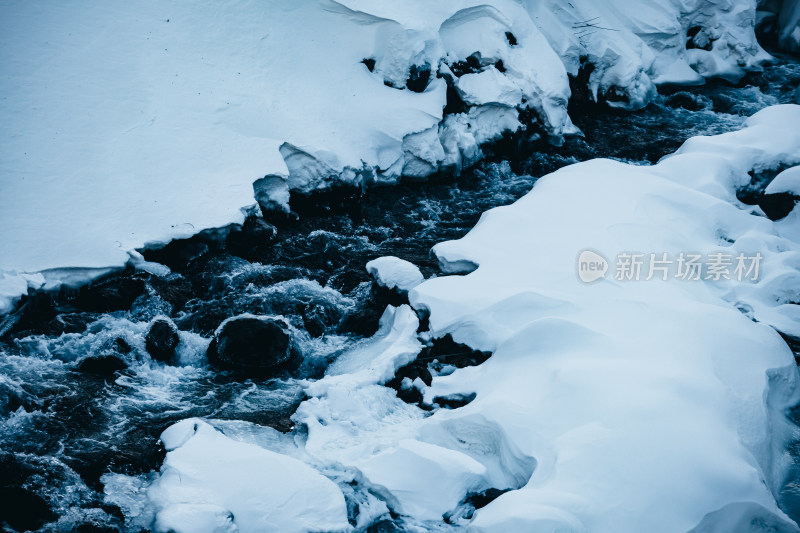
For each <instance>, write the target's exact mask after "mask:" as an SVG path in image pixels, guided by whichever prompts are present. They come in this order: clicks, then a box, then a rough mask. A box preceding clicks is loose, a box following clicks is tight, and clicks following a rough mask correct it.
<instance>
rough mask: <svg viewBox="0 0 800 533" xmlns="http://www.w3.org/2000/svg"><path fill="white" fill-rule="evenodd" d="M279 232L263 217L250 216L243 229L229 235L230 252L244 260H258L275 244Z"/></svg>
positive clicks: (228, 245)
mask: <svg viewBox="0 0 800 533" xmlns="http://www.w3.org/2000/svg"><path fill="white" fill-rule="evenodd" d="M277 235H278V230H277V228H275V226H273V225H272V224H270V223H269V222H267V221H266V220H264V219H263V218H261V217H256V216H250V217H247V219H246V220H245V221H244V224H242V228H241V229H240V230H237V231H232V232H231V233H230V235H228V240H227V243H226V246H227V248H228V251H229V252H230V253H231V254H233V255H236V256H238V257H241V258H243V259H252V260H258V259H259V257H260V255H261V254H263V252H264V251H265V250H266V249H267V248H268V247H269V246H270V245H271V244H272V243H274V242H275V240H276V237H277Z"/></svg>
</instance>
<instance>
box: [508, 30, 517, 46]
mask: <svg viewBox="0 0 800 533" xmlns="http://www.w3.org/2000/svg"><path fill="white" fill-rule="evenodd" d="M506 40H507V41H508V44H509V45H510V46H517V38H516V37H515V36H514V34H513V33H511V32H510V31H507V32H506Z"/></svg>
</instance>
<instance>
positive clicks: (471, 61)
mask: <svg viewBox="0 0 800 533" xmlns="http://www.w3.org/2000/svg"><path fill="white" fill-rule="evenodd" d="M449 67H450V70H451V71H452V72H453V75H454V76H455V77H457V78H460V77H461V76H463V75H464V74H474V73H476V72H480V71H481V69H482V68H483V66H482V65H481V53H480V52H475V53H474V54H472V55H470V56H469V57H467V58H466V59H465V60H464V61H456V62H455V63H453V64H452V65H449Z"/></svg>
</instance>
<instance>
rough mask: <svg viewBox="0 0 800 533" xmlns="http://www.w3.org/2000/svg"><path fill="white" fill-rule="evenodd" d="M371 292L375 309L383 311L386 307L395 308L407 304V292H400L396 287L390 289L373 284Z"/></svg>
mask: <svg viewBox="0 0 800 533" xmlns="http://www.w3.org/2000/svg"><path fill="white" fill-rule="evenodd" d="M371 292H372V299H373V300H374V301H375V303H376V305H377V307H379V308H382V309H385V308H386V306H387V305H393V306H395V307H397V306H400V305H403V304H407V303H408V291H401V290H400V289H398V288H397V287H394V288H391V289H390V288H388V287H384V286H382V285H378V284H377V283H375V282H373V283H372V288H371Z"/></svg>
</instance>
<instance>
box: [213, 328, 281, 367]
mask: <svg viewBox="0 0 800 533" xmlns="http://www.w3.org/2000/svg"><path fill="white" fill-rule="evenodd" d="M292 348H293V347H292V336H291V333H290V331H289V326H288V324H287V323H286V322H285V321H283V320H281V319H277V318H272V317H266V316H256V315H239V316H236V317H233V318H229V319H227V320H225V321H224V322H222V324H220V326H219V328H217V331H216V332H215V333H214V339H213V340H212V341H211V344H209V346H208V352H207V356H208V361H209V362H210V363H211V364H213V365H214V366H216V367H218V368H221V369H225V370H240V371H247V372H256V373H258V374H262V375H267V376H274V375H277V374H279V373H281V372H282V371H284V370H286V369H287V367H288V366H289V365H290V363H291V360H292V353H293V349H292Z"/></svg>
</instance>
